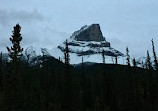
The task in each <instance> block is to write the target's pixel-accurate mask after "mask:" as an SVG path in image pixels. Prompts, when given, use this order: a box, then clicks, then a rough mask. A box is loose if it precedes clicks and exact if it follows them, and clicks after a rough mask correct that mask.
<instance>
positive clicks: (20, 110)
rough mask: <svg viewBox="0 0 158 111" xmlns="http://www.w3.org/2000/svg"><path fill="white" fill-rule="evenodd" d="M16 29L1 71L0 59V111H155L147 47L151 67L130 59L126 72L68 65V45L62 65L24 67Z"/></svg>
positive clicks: (157, 83)
mask: <svg viewBox="0 0 158 111" xmlns="http://www.w3.org/2000/svg"><path fill="white" fill-rule="evenodd" d="M20 30H21V27H20V25H19V24H17V25H16V26H15V27H14V30H13V35H12V37H11V38H10V41H11V43H12V44H13V45H12V47H10V48H9V47H7V50H8V54H9V57H10V61H9V62H7V63H6V65H2V54H1V56H0V66H1V67H0V111H157V110H158V72H157V66H156V63H157V58H156V53H155V48H154V42H153V41H152V46H153V54H154V56H155V57H154V58H155V67H153V66H152V64H151V60H150V59H151V58H150V55H149V53H148V52H147V60H146V61H147V62H146V63H145V69H144V68H138V67H137V66H136V61H135V59H133V66H132V65H131V63H130V56H129V50H128V48H127V49H126V52H127V54H126V55H127V66H123V65H118V64H117V57H116V58H115V62H116V64H111V65H109V64H106V60H105V55H104V53H102V56H103V64H88V63H84V60H83V59H82V63H81V64H80V65H77V66H76V67H73V66H71V65H70V56H69V48H68V43H67V41H66V43H65V52H64V55H65V62H64V63H62V62H61V61H59V60H57V59H55V58H53V57H47V56H45V55H43V56H42V57H41V61H42V62H41V64H40V65H38V66H30V65H29V64H28V63H27V62H23V61H21V57H22V51H23V48H21V46H20V42H21V40H22V36H21V34H20Z"/></svg>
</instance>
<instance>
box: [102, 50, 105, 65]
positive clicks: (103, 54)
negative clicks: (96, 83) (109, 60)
mask: <svg viewBox="0 0 158 111" xmlns="http://www.w3.org/2000/svg"><path fill="white" fill-rule="evenodd" d="M102 58H103V64H105V51H104V50H103V51H102Z"/></svg>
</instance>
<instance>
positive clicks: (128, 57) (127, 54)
mask: <svg viewBox="0 0 158 111" xmlns="http://www.w3.org/2000/svg"><path fill="white" fill-rule="evenodd" d="M126 57H127V58H126V60H127V65H128V66H131V65H130V56H129V50H128V47H127V48H126Z"/></svg>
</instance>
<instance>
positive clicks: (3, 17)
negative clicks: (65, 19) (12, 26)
mask: <svg viewBox="0 0 158 111" xmlns="http://www.w3.org/2000/svg"><path fill="white" fill-rule="evenodd" d="M43 19H44V17H43V15H42V14H40V13H39V12H38V11H36V10H34V11H32V12H27V11H24V10H20V11H18V10H5V9H0V24H1V25H3V26H5V25H7V24H9V23H11V22H12V21H16V22H32V21H42V20H43Z"/></svg>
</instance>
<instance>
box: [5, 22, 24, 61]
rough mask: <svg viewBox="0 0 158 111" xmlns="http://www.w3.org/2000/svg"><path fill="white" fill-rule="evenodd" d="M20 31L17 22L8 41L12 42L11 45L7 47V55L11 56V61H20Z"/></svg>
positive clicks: (21, 49)
mask: <svg viewBox="0 0 158 111" xmlns="http://www.w3.org/2000/svg"><path fill="white" fill-rule="evenodd" d="M20 31H21V27H20V25H19V24H17V25H16V26H15V27H14V31H13V35H12V37H11V38H10V41H11V42H12V44H13V46H12V47H11V48H9V47H7V50H8V55H9V57H10V58H11V62H13V63H15V62H17V61H20V58H21V56H22V51H23V48H21V47H20V42H21V40H22V36H21V34H20Z"/></svg>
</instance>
